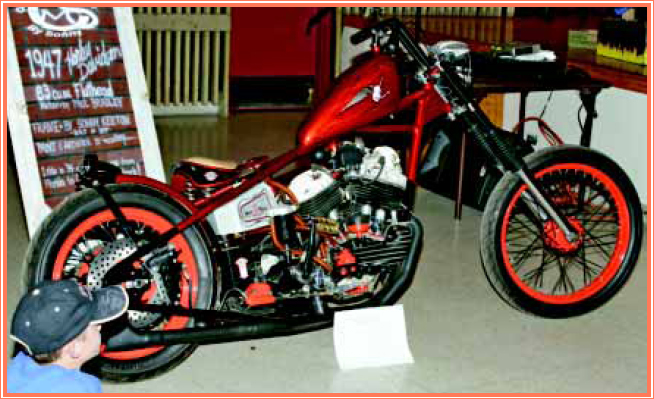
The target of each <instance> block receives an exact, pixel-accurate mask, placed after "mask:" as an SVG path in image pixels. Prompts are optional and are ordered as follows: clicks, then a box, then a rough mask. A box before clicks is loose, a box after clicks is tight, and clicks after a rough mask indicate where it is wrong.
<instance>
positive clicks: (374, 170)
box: [26, 19, 643, 381]
mask: <svg viewBox="0 0 654 399" xmlns="http://www.w3.org/2000/svg"><path fill="white" fill-rule="evenodd" d="M364 40H371V43H372V46H371V51H370V52H368V53H366V54H365V55H363V56H362V57H361V58H360V59H359V60H358V62H357V63H355V65H354V66H353V67H352V68H351V69H349V70H348V71H346V72H345V73H343V74H342V75H341V76H340V77H339V79H338V80H337V82H336V84H335V86H334V87H333V89H332V91H331V93H330V95H329V96H327V97H326V99H325V100H324V101H322V102H321V103H320V104H319V105H318V106H317V107H315V109H314V110H313V111H312V112H311V113H310V114H309V116H308V117H307V119H306V120H305V121H304V123H303V124H302V125H301V127H300V129H299V132H298V145H297V148H295V149H294V150H292V151H289V152H287V153H284V154H282V155H280V156H277V157H275V158H272V159H269V158H267V157H259V158H254V159H250V160H248V161H245V162H242V163H240V164H237V165H231V164H229V163H228V162H222V161H212V160H206V159H198V158H191V159H186V160H183V161H181V162H179V163H178V164H177V165H176V167H175V169H174V171H173V173H172V177H171V183H170V184H164V183H161V182H158V181H155V180H153V179H149V178H147V177H144V176H132V175H124V174H122V173H121V172H120V170H119V169H118V168H116V167H114V166H112V165H111V164H108V163H105V162H101V161H99V160H98V158H97V157H95V156H92V155H90V156H87V157H86V159H85V161H84V163H83V165H82V166H80V169H79V173H78V185H79V188H80V190H79V191H78V192H77V193H75V194H73V195H71V196H70V197H69V198H67V199H66V200H65V201H64V202H63V203H62V204H60V206H58V207H57V208H56V209H54V211H53V212H52V214H51V215H50V216H49V217H48V219H47V220H46V221H45V222H44V223H43V224H42V226H41V227H40V229H39V231H38V233H37V235H36V236H35V237H34V239H33V240H32V242H31V244H30V247H29V249H28V254H27V258H26V270H27V273H28V276H27V279H28V285H34V284H37V283H39V282H40V281H43V280H47V279H76V280H77V281H79V283H80V284H83V285H86V286H88V287H89V288H90V289H91V290H92V289H97V288H100V287H102V286H106V285H111V284H122V285H123V286H124V287H126V288H127V290H128V292H129V294H130V298H131V304H130V309H129V311H128V312H127V313H126V314H125V315H124V316H123V317H122V318H120V319H119V320H117V321H115V322H112V323H110V324H109V325H107V326H106V327H105V328H103V333H104V334H103V335H105V338H107V339H106V341H105V342H104V346H103V350H102V353H101V355H100V356H99V358H98V359H97V361H96V366H97V372H98V374H99V375H100V376H101V377H103V378H106V379H110V380H115V381H134V380H138V379H143V378H149V377H152V376H155V375H157V374H159V373H161V372H164V371H166V370H168V369H170V368H172V367H174V366H176V365H177V364H179V363H181V362H182V361H183V360H184V359H186V358H187V357H188V356H189V355H190V354H191V353H192V352H193V350H194V349H195V348H196V346H197V345H199V344H209V343H220V342H227V341H238V340H246V339H253V338H262V337H273V336H282V335H290V334H297V333H301V332H307V331H312V330H316V329H321V328H327V327H330V326H332V323H333V315H334V313H335V312H338V311H341V310H345V309H355V308H360V307H367V306H381V305H389V304H392V303H394V302H396V301H397V300H398V299H399V298H400V297H401V296H402V294H403V293H404V292H405V291H406V290H407V289H408V288H409V286H410V285H411V282H412V279H413V276H414V274H415V271H416V268H417V267H418V260H419V257H420V252H421V248H422V242H423V229H422V227H421V223H420V221H419V220H418V219H417V218H416V216H415V215H414V214H413V196H414V192H415V187H416V182H417V180H418V179H417V177H418V175H419V173H420V169H421V165H424V163H425V160H424V156H425V154H428V153H430V151H428V150H427V149H426V148H425V145H426V144H425V143H427V142H428V140H427V139H426V137H425V136H426V135H423V132H424V131H425V129H424V127H425V126H426V125H428V124H429V123H431V122H432V121H435V120H449V121H453V123H457V125H456V126H459V127H460V128H461V129H466V131H467V132H469V133H470V134H471V135H472V136H473V137H474V139H475V141H476V142H477V144H478V145H479V146H480V147H481V148H482V149H483V151H484V152H485V154H486V155H487V157H488V159H489V161H490V162H491V163H492V164H493V165H494V167H495V168H496V169H497V170H498V171H499V172H501V173H502V174H503V177H502V178H501V180H500V181H499V183H498V184H497V186H496V188H495V189H494V191H493V192H492V194H491V195H490V198H489V199H488V202H487V204H486V208H485V211H484V215H483V219H482V224H481V235H480V244H481V251H480V252H481V259H482V264H483V270H484V272H485V274H486V276H487V278H488V280H489V282H490V283H491V285H492V287H493V288H494V289H495V291H496V292H497V294H498V295H499V296H500V297H501V298H502V299H503V300H504V301H505V302H507V303H508V304H510V305H511V306H513V307H514V308H516V309H519V310H521V311H524V312H527V313H531V314H534V315H537V316H541V317H547V318H565V317H572V316H577V315H581V314H584V313H586V312H589V311H591V310H593V309H595V308H597V307H599V306H600V305H602V304H604V303H606V302H607V301H608V300H609V299H610V298H612V297H613V296H614V295H615V294H616V293H617V292H618V290H619V289H620V288H621V287H622V286H623V285H624V284H625V282H626V280H627V278H628V277H629V275H630V274H631V272H632V270H633V268H634V266H635V264H636V261H637V258H638V255H639V250H640V245H641V239H642V229H643V226H642V224H643V222H642V213H641V207H640V201H639V199H638V196H637V193H636V191H635V189H634V187H633V185H632V183H631V182H630V180H629V179H628V178H627V176H626V174H625V173H624V172H623V171H622V169H620V167H619V166H618V165H617V164H616V163H615V162H613V161H612V160H610V159H609V158H607V157H606V156H605V155H602V154H600V153H598V152H596V151H593V150H590V149H588V148H584V147H577V146H557V147H551V148H548V149H546V150H541V151H537V152H533V153H531V154H529V155H528V156H526V157H524V158H523V157H522V156H521V155H520V154H519V151H518V150H517V149H516V148H517V147H516V146H515V145H510V144H509V143H508V141H507V140H506V134H505V133H506V132H503V131H502V130H501V129H498V128H497V127H495V126H493V124H492V123H491V122H490V121H489V120H488V118H487V117H486V116H485V115H484V113H483V112H482V111H481V110H480V108H479V106H478V105H477V103H476V102H475V101H474V99H473V97H472V96H471V94H470V92H471V87H470V86H471V81H470V75H471V71H470V64H469V63H468V62H467V57H468V56H469V54H468V50H467V49H466V48H465V46H464V45H462V44H461V43H452V42H442V43H439V44H437V45H435V46H433V47H432V48H431V51H429V52H427V51H425V50H424V49H423V47H421V46H420V45H418V44H416V43H415V42H414V41H413V40H412V39H411V37H410V35H409V32H408V31H407V29H406V28H405V27H404V26H403V25H402V24H401V23H400V22H399V21H398V20H396V19H389V20H385V21H382V22H380V23H378V24H377V25H375V26H373V27H371V28H367V29H364V30H362V31H360V32H358V33H357V34H356V35H355V36H353V37H352V41H353V42H354V43H360V42H363V41H364ZM407 114H408V115H410V116H411V118H410V120H409V122H406V123H402V121H406V120H407V118H406V115H407ZM380 121H381V122H380ZM394 142H402V143H404V147H401V148H398V147H397V146H396V147H393V146H392V145H391V144H390V143H394ZM371 143H373V144H371Z"/></svg>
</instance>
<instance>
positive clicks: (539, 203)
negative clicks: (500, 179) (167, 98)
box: [458, 104, 579, 242]
mask: <svg viewBox="0 0 654 399" xmlns="http://www.w3.org/2000/svg"><path fill="white" fill-rule="evenodd" d="M458 116H459V117H460V118H461V119H462V120H463V121H464V122H465V123H466V125H467V126H468V128H469V130H470V131H471V132H472V135H473V137H474V138H475V140H476V141H477V143H478V144H479V145H480V146H481V147H482V148H483V149H484V151H485V152H486V154H487V155H488V156H489V157H490V158H491V159H493V160H494V161H495V163H496V164H497V165H499V167H500V169H501V170H502V172H504V173H506V172H514V173H516V174H517V175H518V177H519V178H520V180H522V182H523V183H524V184H525V185H526V186H527V192H528V193H529V195H531V198H532V199H533V201H529V200H525V201H524V203H525V204H526V206H527V208H528V209H529V210H530V211H531V213H532V214H533V216H534V217H535V218H536V219H538V220H541V221H542V222H546V221H547V220H552V221H554V223H556V225H557V226H558V227H559V228H560V229H561V231H562V232H563V233H564V234H565V237H566V239H567V240H568V241H569V242H574V241H576V240H577V239H578V238H579V234H578V233H577V231H576V230H575V228H574V227H573V226H572V224H570V221H569V220H568V219H567V218H566V217H565V216H564V215H562V214H561V212H559V210H558V209H557V207H556V206H555V205H554V204H553V203H552V201H551V200H550V199H549V198H548V196H547V195H546V194H545V190H543V188H542V187H541V185H540V183H539V182H538V180H537V179H536V177H535V176H534V175H533V173H532V172H531V171H530V170H529V168H528V167H527V164H526V163H525V162H524V160H523V159H522V158H521V157H519V156H518V155H517V154H516V153H515V151H514V149H513V147H511V146H510V145H509V144H508V143H506V141H505V140H504V139H503V138H502V137H501V135H500V134H498V133H499V132H498V130H497V128H495V126H493V124H492V123H491V122H490V121H489V120H488V119H487V118H485V115H483V113H482V112H481V111H478V110H476V108H475V106H473V105H471V104H470V105H469V107H468V110H466V111H465V112H463V113H461V114H459V115H458ZM523 195H525V194H524V193H523ZM543 211H544V215H543Z"/></svg>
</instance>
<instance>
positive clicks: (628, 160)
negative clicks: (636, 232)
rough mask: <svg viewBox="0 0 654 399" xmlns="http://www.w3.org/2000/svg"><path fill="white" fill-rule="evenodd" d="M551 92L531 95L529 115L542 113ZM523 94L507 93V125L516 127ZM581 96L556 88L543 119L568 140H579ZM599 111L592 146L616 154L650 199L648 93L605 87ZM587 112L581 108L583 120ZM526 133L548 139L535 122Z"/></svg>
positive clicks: (642, 197)
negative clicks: (559, 90) (542, 135)
mask: <svg viewBox="0 0 654 399" xmlns="http://www.w3.org/2000/svg"><path fill="white" fill-rule="evenodd" d="M548 95H549V93H533V94H530V95H529V97H528V98H527V108H526V111H527V112H526V116H538V115H540V113H541V111H542V109H543V106H544V105H545V103H546V101H547V97H548ZM519 104H520V102H519V95H518V94H507V95H506V96H505V100H504V128H505V129H508V130H510V129H512V128H513V126H514V125H515V124H516V123H517V122H518V110H519ZM580 105H581V100H580V99H579V95H578V94H577V92H576V91H561V92H554V94H553V95H552V99H551V101H550V104H549V106H548V108H547V111H546V113H545V116H544V117H543V119H544V120H545V121H546V122H547V123H548V124H549V125H550V126H551V127H552V128H553V129H554V131H556V132H557V133H558V134H559V135H560V136H561V138H562V139H563V141H564V142H566V143H571V144H572V143H574V144H578V143H579V138H580V135H581V131H580V129H579V126H578V123H577V111H578V109H579V106H580ZM597 113H598V117H597V118H596V119H595V122H594V125H593V135H592V140H591V147H592V148H594V149H596V150H599V151H602V152H604V153H606V154H607V155H609V156H610V157H611V158H613V159H614V160H615V161H616V162H617V163H618V164H619V165H620V166H621V167H622V168H623V169H624V170H625V171H626V172H627V175H629V177H630V178H631V180H632V181H633V182H634V185H635V186H636V190H637V191H638V195H639V196H640V202H641V203H643V204H646V203H647V202H648V199H647V134H648V133H647V96H646V95H645V94H640V93H635V92H631V91H626V90H622V89H615V88H611V89H607V90H603V91H602V92H601V93H600V94H599V95H598V97H597ZM585 115H586V114H585V112H584V111H582V112H581V118H582V121H583V120H584V119H585ZM525 132H526V133H533V134H535V135H537V136H538V137H539V145H543V143H544V140H543V139H542V138H540V133H539V132H538V129H537V127H536V125H535V123H534V124H528V125H527V127H526V128H525Z"/></svg>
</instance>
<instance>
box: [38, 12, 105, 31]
mask: <svg viewBox="0 0 654 399" xmlns="http://www.w3.org/2000/svg"><path fill="white" fill-rule="evenodd" d="M27 15H29V17H30V19H31V20H32V22H34V24H35V25H36V26H38V27H39V28H41V29H45V30H48V31H55V32H70V31H78V30H83V29H95V28H97V27H98V24H99V19H98V15H97V13H95V12H94V11H93V10H91V9H89V8H79V7H54V8H43V7H27Z"/></svg>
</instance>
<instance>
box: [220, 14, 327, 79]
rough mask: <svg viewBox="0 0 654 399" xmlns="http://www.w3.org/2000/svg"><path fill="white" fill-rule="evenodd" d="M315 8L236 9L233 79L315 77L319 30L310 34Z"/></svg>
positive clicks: (233, 26) (232, 57)
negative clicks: (316, 34) (240, 77)
mask: <svg viewBox="0 0 654 399" xmlns="http://www.w3.org/2000/svg"><path fill="white" fill-rule="evenodd" d="M316 11H317V8H315V7H233V8H232V46H231V69H230V72H231V75H232V76H236V77H239V76H248V77H252V76H313V75H314V74H315V71H316V66H315V65H316V39H315V29H314V30H313V31H312V32H311V34H309V35H307V34H306V27H307V23H308V22H309V19H310V18H311V17H312V16H313V15H314V14H315V13H316Z"/></svg>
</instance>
